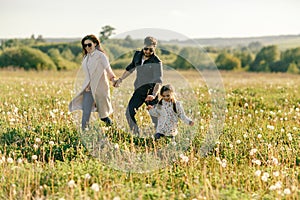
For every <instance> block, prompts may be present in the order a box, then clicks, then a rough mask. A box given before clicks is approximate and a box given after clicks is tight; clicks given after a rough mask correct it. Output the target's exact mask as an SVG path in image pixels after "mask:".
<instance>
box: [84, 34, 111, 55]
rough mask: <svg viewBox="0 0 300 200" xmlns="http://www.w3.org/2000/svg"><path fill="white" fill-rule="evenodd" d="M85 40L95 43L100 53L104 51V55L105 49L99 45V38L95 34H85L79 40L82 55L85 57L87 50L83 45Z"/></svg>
mask: <svg viewBox="0 0 300 200" xmlns="http://www.w3.org/2000/svg"><path fill="white" fill-rule="evenodd" d="M86 40H91V41H92V42H93V43H95V44H96V49H97V50H99V51H101V52H102V53H104V54H105V55H106V53H105V51H104V50H103V49H102V47H101V45H100V40H99V39H98V38H97V37H96V36H95V35H86V36H85V37H84V38H82V40H81V47H82V54H83V57H85V56H86V54H87V51H86V49H85V48H84V46H83V45H84V41H86Z"/></svg>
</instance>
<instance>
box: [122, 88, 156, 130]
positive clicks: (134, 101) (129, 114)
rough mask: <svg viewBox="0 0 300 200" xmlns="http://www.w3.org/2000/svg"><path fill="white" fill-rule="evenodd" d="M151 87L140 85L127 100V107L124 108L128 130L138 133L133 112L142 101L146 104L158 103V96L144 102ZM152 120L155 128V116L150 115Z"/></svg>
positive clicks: (151, 89)
mask: <svg viewBox="0 0 300 200" xmlns="http://www.w3.org/2000/svg"><path fill="white" fill-rule="evenodd" d="M152 92H153V88H149V87H143V86H142V87H140V88H138V89H137V90H135V91H134V93H133V95H132V97H131V99H130V100H129V103H128V106H127V109H126V119H127V122H128V125H129V127H130V130H131V131H133V133H135V134H138V133H139V127H138V125H137V123H136V119H135V114H136V110H138V108H139V107H141V106H142V105H143V104H144V103H145V104H146V105H155V104H157V103H158V97H156V98H155V99H154V100H153V101H150V102H146V101H145V99H146V97H147V95H148V94H152ZM151 119H152V122H153V123H154V125H155V128H156V126H157V117H153V116H151Z"/></svg>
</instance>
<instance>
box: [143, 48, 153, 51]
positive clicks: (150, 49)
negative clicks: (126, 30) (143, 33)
mask: <svg viewBox="0 0 300 200" xmlns="http://www.w3.org/2000/svg"><path fill="white" fill-rule="evenodd" d="M144 50H145V51H148V50H149V51H150V52H153V51H154V49H153V48H151V47H150V48H148V47H144Z"/></svg>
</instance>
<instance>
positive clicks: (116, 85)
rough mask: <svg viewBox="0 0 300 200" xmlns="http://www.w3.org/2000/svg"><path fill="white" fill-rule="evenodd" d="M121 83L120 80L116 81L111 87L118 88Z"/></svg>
mask: <svg viewBox="0 0 300 200" xmlns="http://www.w3.org/2000/svg"><path fill="white" fill-rule="evenodd" d="M121 83H122V79H121V78H119V79H118V80H116V81H115V82H114V83H113V86H114V87H120V85H121Z"/></svg>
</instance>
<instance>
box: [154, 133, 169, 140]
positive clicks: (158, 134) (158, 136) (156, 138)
mask: <svg viewBox="0 0 300 200" xmlns="http://www.w3.org/2000/svg"><path fill="white" fill-rule="evenodd" d="M161 137H167V138H174V136H165V135H164V134H161V133H155V135H154V139H155V140H158V139H159V138H161Z"/></svg>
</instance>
